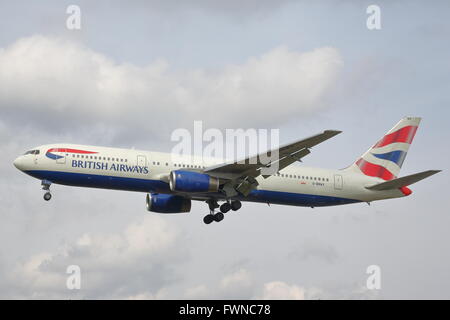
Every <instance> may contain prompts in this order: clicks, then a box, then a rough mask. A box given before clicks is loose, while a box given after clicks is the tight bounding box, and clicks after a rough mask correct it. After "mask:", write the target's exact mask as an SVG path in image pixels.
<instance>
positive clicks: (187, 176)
mask: <svg viewBox="0 0 450 320" xmlns="http://www.w3.org/2000/svg"><path fill="white" fill-rule="evenodd" d="M169 185H170V190H172V191H178V192H217V191H218V190H219V179H217V178H214V177H211V176H210V175H208V174H205V173H199V172H192V171H183V170H175V171H172V172H171V173H170V178H169Z"/></svg>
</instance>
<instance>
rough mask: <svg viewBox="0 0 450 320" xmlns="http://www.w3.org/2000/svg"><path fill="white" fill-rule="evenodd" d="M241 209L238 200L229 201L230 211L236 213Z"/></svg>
mask: <svg viewBox="0 0 450 320" xmlns="http://www.w3.org/2000/svg"><path fill="white" fill-rule="evenodd" d="M241 207H242V203H241V202H240V201H239V200H234V201H231V210H233V211H237V210H239V209H240V208H241Z"/></svg>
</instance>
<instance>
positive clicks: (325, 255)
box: [289, 239, 339, 263]
mask: <svg viewBox="0 0 450 320" xmlns="http://www.w3.org/2000/svg"><path fill="white" fill-rule="evenodd" d="M289 258H292V259H295V260H298V261H302V262H304V261H307V260H322V261H324V262H327V263H334V262H336V260H337V259H338V258H339V254H338V252H337V250H336V248H335V247H334V246H332V245H330V244H327V243H324V242H323V241H321V240H316V239H305V241H304V242H303V243H302V244H301V245H300V246H298V247H296V248H294V249H293V250H292V251H291V252H290V253H289Z"/></svg>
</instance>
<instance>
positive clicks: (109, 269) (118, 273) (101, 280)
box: [2, 215, 185, 299]
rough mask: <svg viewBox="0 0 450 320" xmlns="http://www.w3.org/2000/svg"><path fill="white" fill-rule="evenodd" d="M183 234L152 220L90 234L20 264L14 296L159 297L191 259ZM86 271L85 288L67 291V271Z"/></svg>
mask: <svg viewBox="0 0 450 320" xmlns="http://www.w3.org/2000/svg"><path fill="white" fill-rule="evenodd" d="M179 240H180V235H179V233H178V231H177V230H176V229H175V228H173V227H171V226H170V225H168V224H167V223H166V222H164V220H163V219H162V218H160V217H158V216H152V215H151V216H146V217H145V218H143V219H142V221H139V222H135V223H131V224H130V225H129V226H128V227H126V228H125V230H123V231H122V232H120V233H117V234H92V235H91V234H85V235H83V236H81V237H80V238H79V239H78V240H77V241H75V243H73V244H70V245H67V246H66V247H64V248H61V249H60V250H59V251H58V252H56V253H42V254H38V255H35V256H32V257H30V258H29V259H27V260H26V261H25V262H23V263H19V264H18V265H17V266H16V268H15V270H14V272H13V274H12V275H10V278H9V279H8V280H9V281H7V282H8V284H9V292H2V294H7V295H8V296H9V297H16V298H20V297H35V298H74V297H76V298H125V299H149V298H151V299H158V298H163V297H165V295H166V291H165V290H164V289H165V286H166V285H167V284H170V283H171V282H172V281H174V279H175V278H177V277H178V276H177V275H174V273H173V270H172V268H171V266H172V265H173V264H179V263H180V261H182V258H185V254H184V253H183V251H184V249H183V248H182V242H181V241H179ZM69 265H78V266H79V267H80V269H81V290H73V291H71V290H68V289H67V288H66V280H67V277H68V275H67V274H66V268H67V266H69Z"/></svg>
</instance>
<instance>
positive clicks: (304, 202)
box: [25, 170, 360, 207]
mask: <svg viewBox="0 0 450 320" xmlns="http://www.w3.org/2000/svg"><path fill="white" fill-rule="evenodd" d="M25 173H27V174H29V175H30V176H32V177H34V178H37V179H40V180H49V181H51V182H52V183H57V184H62V185H68V186H77V187H90V188H102V189H114V190H125V191H140V192H161V193H171V191H170V187H169V184H168V183H166V182H164V181H160V180H149V179H139V178H126V177H116V176H103V175H96V174H86V173H74V172H61V171H46V170H31V171H26V172H25ZM196 195H198V194H196ZM202 195H204V196H208V195H209V196H214V197H215V198H219V199H220V198H222V199H223V198H224V197H223V194H219V193H214V194H212V193H210V194H202ZM235 199H239V200H242V201H251V202H263V203H272V204H282V205H293V206H304V207H322V206H334V205H341V204H348V203H356V202H360V201H359V200H354V199H347V198H339V197H332V196H320V195H313V194H302V193H294V192H282V191H270V190H253V191H252V192H251V193H250V194H249V195H248V196H247V197H244V196H239V197H236V198H235Z"/></svg>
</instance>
